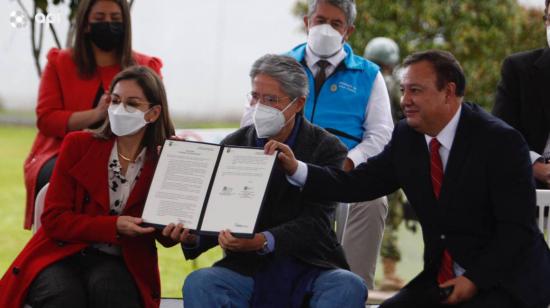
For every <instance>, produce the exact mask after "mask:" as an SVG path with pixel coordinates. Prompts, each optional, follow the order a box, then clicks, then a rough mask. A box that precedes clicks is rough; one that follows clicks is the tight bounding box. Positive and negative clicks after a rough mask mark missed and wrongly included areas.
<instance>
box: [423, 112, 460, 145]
mask: <svg viewBox="0 0 550 308" xmlns="http://www.w3.org/2000/svg"><path fill="white" fill-rule="evenodd" d="M461 110H462V104H461V105H460V106H459V107H458V109H457V110H456V112H455V114H454V115H453V117H452V118H451V120H450V121H449V123H447V125H445V127H444V128H443V129H442V130H441V131H440V132H439V134H437V136H435V137H432V136H428V135H426V134H424V137H425V138H426V143H427V144H428V148H429V147H430V141H432V139H433V138H437V140H438V141H439V143H441V145H442V146H443V147H444V148H446V149H447V150H449V151H450V150H451V146H452V145H453V141H454V139H455V135H456V128H457V126H458V120H459V119H460V112H461Z"/></svg>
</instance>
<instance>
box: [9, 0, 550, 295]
mask: <svg viewBox="0 0 550 308" xmlns="http://www.w3.org/2000/svg"><path fill="white" fill-rule="evenodd" d="M130 2H131V3H132V27H133V46H134V49H135V50H136V51H139V52H142V53H145V54H149V55H154V56H157V57H160V58H161V59H162V60H163V62H164V67H163V68H162V73H163V76H164V81H165V84H166V89H167V92H168V100H169V104H170V108H171V112H172V113H173V114H174V116H175V118H176V119H177V123H176V126H177V127H178V128H189V127H229V128H232V127H233V128H234V127H237V126H238V120H239V118H240V115H241V112H242V110H243V107H244V105H245V93H246V92H247V91H249V87H250V84H249V77H248V71H249V69H250V66H251V65H252V63H253V61H254V60H256V59H257V58H258V57H260V56H261V55H263V54H266V53H282V52H285V51H287V50H289V49H290V48H292V47H294V46H295V45H297V44H299V43H301V42H303V41H305V40H306V34H305V33H304V31H303V21H302V16H303V14H304V12H305V4H304V1H297V0H276V1H275V0H269V1H268V0H231V1H229V0H201V1H189V0H157V1H151V0H134V1H130ZM356 2H357V8H358V18H357V21H356V27H357V30H356V32H355V33H354V34H353V35H352V37H351V41H350V43H351V45H352V46H353V48H354V49H355V52H356V53H357V54H359V55H362V54H363V49H364V47H365V45H366V43H367V42H368V41H369V40H370V39H371V38H373V37H376V36H386V37H390V38H392V39H394V40H395V41H396V42H397V43H398V44H399V47H400V51H401V58H403V57H405V56H406V55H407V54H409V53H411V52H414V51H419V50H423V49H428V48H439V49H445V50H449V51H451V52H453V53H454V54H455V56H456V57H457V58H458V60H459V61H460V62H461V63H462V65H463V67H464V70H465V72H466V74H467V81H468V86H467V89H468V90H467V94H466V99H468V100H471V101H474V102H477V103H479V104H481V105H482V106H484V107H485V108H487V109H490V108H491V107H492V104H493V95H494V92H495V87H496V84H497V82H498V80H499V71H500V64H501V61H502V60H503V59H504V57H505V56H507V55H509V54H511V53H513V52H516V51H520V50H528V49H533V48H540V47H544V46H546V44H547V43H546V34H545V28H544V24H543V21H542V16H543V10H544V0H519V1H518V0H482V1H480V0H394V1H385V0H357V1H356ZM75 3H76V1H75V0H64V1H62V0H50V1H48V0H34V1H33V0H3V1H0V55H1V56H0V188H1V189H0V234H2V235H0V273H1V274H3V273H4V272H5V270H6V269H7V266H8V265H9V264H10V263H11V261H12V260H13V258H14V257H15V256H16V254H17V253H18V252H19V251H20V250H21V248H22V247H23V245H25V243H26V241H27V240H28V238H29V237H30V236H31V233H30V231H24V230H23V227H22V224H23V222H22V221H23V209H24V185H23V178H22V173H23V167H22V166H23V160H24V159H25V157H26V156H27V155H28V152H29V149H30V146H31V143H32V141H33V138H34V136H35V134H36V129H35V126H34V121H35V118H34V107H35V104H36V97H37V92H38V83H39V80H40V77H39V76H40V71H41V69H42V68H43V67H44V66H45V64H46V59H45V56H46V54H47V52H48V50H49V49H50V48H52V47H55V46H61V47H65V46H66V44H67V41H68V37H70V35H69V33H70V29H71V12H72V9H73V8H74V5H75ZM37 13H45V15H46V14H49V15H50V21H51V24H38V23H37V24H35V25H34V27H33V24H32V23H31V21H30V20H28V19H25V18H22V19H21V18H20V19H18V20H16V19H14V17H13V16H25V15H29V16H35V15H36V14H37ZM41 29H42V30H41ZM41 33H42V34H41ZM54 33H55V36H54ZM56 37H57V39H56ZM399 245H400V248H401V249H402V254H403V256H402V261H401V262H400V263H399V266H398V272H399V274H400V275H401V276H402V277H403V278H405V279H406V280H408V279H410V278H412V277H413V275H414V274H416V273H417V272H418V271H419V269H420V266H421V259H422V240H421V234H420V231H418V232H416V233H411V232H409V231H407V230H405V229H404V228H403V230H401V231H400V233H399ZM159 252H160V256H161V277H162V283H163V296H171V297H180V296H181V292H180V288H181V284H182V282H183V280H184V279H185V275H186V274H187V273H189V271H191V270H192V269H195V268H198V267H201V266H209V265H211V263H212V262H213V261H214V260H217V259H218V258H219V257H220V255H221V252H220V251H219V250H214V251H212V252H210V253H209V254H207V255H205V256H204V257H201V259H200V260H199V261H197V262H186V261H184V259H183V256H182V255H181V252H180V251H179V249H178V248H173V249H170V250H166V249H161V248H159ZM378 268H379V269H380V268H381V267H380V266H379V267H378ZM377 277H378V278H379V277H380V273H378V272H377Z"/></svg>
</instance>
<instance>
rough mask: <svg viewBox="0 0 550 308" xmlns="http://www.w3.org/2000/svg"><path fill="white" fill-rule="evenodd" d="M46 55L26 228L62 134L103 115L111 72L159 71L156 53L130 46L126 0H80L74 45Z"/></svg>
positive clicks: (28, 174) (28, 173)
mask: <svg viewBox="0 0 550 308" xmlns="http://www.w3.org/2000/svg"><path fill="white" fill-rule="evenodd" d="M47 58H48V63H47V65H46V67H45V69H44V72H43V74H42V79H41V81H40V89H39V92H38V104H37V107H36V114H37V127H38V134H37V136H36V139H35V140H34V144H33V146H32V149H31V152H30V154H29V156H28V157H27V159H26V160H25V165H24V173H25V174H24V175H25V186H26V189H27V198H26V199H27V201H26V210H25V221H24V227H25V229H30V228H31V226H32V222H33V215H34V200H35V197H36V194H37V193H38V191H39V190H40V189H41V188H42V187H43V186H44V185H45V184H46V183H48V182H49V179H50V176H51V173H52V170H53V167H54V165H55V161H56V158H57V155H58V153H59V149H60V146H61V142H62V141H63V138H64V137H65V135H67V134H68V133H69V132H71V131H78V130H83V129H87V128H95V127H97V126H98V125H99V124H101V123H102V122H103V120H104V119H105V117H106V116H107V107H108V104H109V95H108V94H109V93H108V92H107V91H108V87H109V85H110V83H111V80H112V79H113V77H114V76H115V75H116V74H117V73H119V72H120V71H121V70H122V69H124V68H126V67H129V66H131V65H135V64H138V65H146V66H149V67H150V68H152V69H153V70H154V71H155V72H157V73H158V74H159V75H160V68H161V67H162V62H161V61H160V59H158V58H154V57H149V56H146V55H143V54H139V53H137V52H133V51H132V30H131V20H130V11H129V7H128V3H127V1H126V0H82V1H79V7H78V10H77V15H76V35H75V40H74V44H73V47H72V48H69V49H63V50H60V49H57V48H53V49H51V50H50V51H49V52H48V56H47Z"/></svg>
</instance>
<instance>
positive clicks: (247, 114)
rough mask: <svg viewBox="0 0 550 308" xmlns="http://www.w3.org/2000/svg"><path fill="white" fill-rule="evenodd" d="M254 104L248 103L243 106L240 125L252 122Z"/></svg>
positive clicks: (243, 125)
mask: <svg viewBox="0 0 550 308" xmlns="http://www.w3.org/2000/svg"><path fill="white" fill-rule="evenodd" d="M255 107H256V106H251V105H250V104H249V103H247V104H246V107H244V113H243V116H242V117H241V123H240V127H245V126H248V125H250V124H252V123H253V121H252V118H253V117H254V110H256V108H255Z"/></svg>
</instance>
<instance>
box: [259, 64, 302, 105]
mask: <svg viewBox="0 0 550 308" xmlns="http://www.w3.org/2000/svg"><path fill="white" fill-rule="evenodd" d="M260 74H264V75H267V76H269V77H271V78H273V79H275V80H277V81H278V82H279V83H280V84H281V91H283V92H284V93H285V94H286V95H288V96H289V97H290V98H291V99H295V98H297V97H300V96H307V95H308V94H309V87H308V81H307V75H306V72H305V71H304V68H303V67H302V65H301V64H300V63H298V61H296V59H294V58H292V57H289V56H283V55H274V54H267V55H265V56H263V57H261V58H259V59H258V60H256V62H254V64H253V65H252V69H250V74H249V75H250V79H251V80H254V77H256V76H258V75H260Z"/></svg>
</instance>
